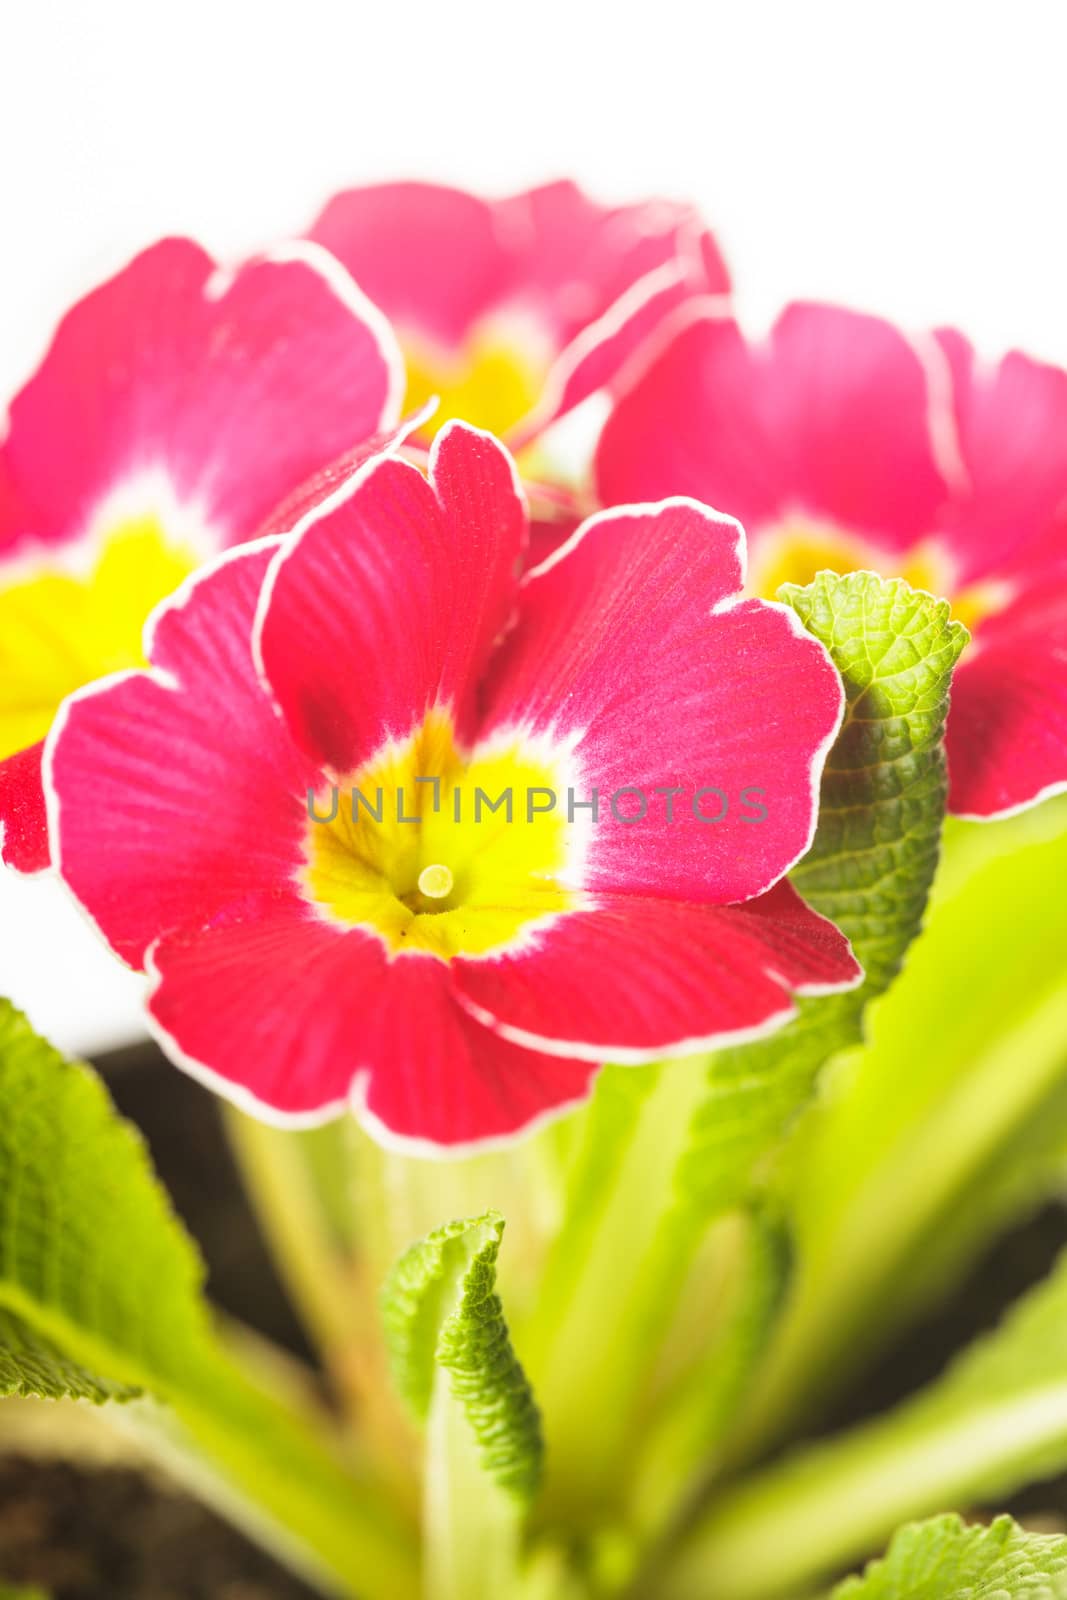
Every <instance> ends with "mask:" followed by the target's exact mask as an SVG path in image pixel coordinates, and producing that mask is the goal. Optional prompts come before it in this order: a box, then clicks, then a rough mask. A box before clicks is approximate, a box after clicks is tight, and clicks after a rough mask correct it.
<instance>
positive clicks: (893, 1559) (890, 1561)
mask: <svg viewBox="0 0 1067 1600" xmlns="http://www.w3.org/2000/svg"><path fill="white" fill-rule="evenodd" d="M1064 1596H1067V1539H1065V1538H1062V1537H1060V1536H1059V1535H1041V1534H1036V1533H1027V1532H1025V1531H1024V1530H1023V1529H1022V1528H1020V1527H1018V1526H1017V1524H1016V1523H1014V1522H1013V1521H1012V1519H1011V1517H998V1518H997V1520H996V1521H995V1522H993V1523H991V1524H990V1525H989V1526H988V1527H967V1526H966V1525H965V1524H964V1523H963V1522H962V1521H961V1520H960V1518H959V1517H956V1516H944V1517H932V1518H931V1519H930V1521H929V1522H913V1523H909V1524H908V1526H907V1527H904V1528H901V1529H899V1530H898V1532H897V1533H895V1534H894V1535H893V1542H892V1543H891V1545H890V1546H889V1549H888V1551H887V1552H886V1554H885V1555H884V1556H883V1557H882V1558H881V1559H880V1560H878V1561H872V1562H871V1563H870V1565H869V1566H868V1567H867V1569H866V1571H865V1572H864V1573H863V1575H862V1577H855V1578H846V1579H845V1581H844V1582H843V1583H839V1584H838V1586H837V1588H836V1589H835V1590H834V1591H833V1595H832V1600H1063V1597H1064Z"/></svg>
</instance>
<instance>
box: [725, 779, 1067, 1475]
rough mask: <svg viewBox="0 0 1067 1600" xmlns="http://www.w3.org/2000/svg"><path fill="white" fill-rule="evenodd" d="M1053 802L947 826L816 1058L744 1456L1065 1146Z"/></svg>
mask: <svg viewBox="0 0 1067 1600" xmlns="http://www.w3.org/2000/svg"><path fill="white" fill-rule="evenodd" d="M1063 882H1067V800H1064V801H1056V802H1051V803H1049V804H1047V805H1045V806H1042V807H1040V808H1038V809H1037V810H1035V811H1033V812H1029V813H1026V814H1025V815H1023V816H1020V817H1016V818H1013V819H1011V820H1009V821H1005V822H1000V823H992V824H981V823H969V824H964V823H956V824H954V825H953V826H952V827H951V828H950V829H949V830H948V831H947V835H946V858H945V872H944V873H943V875H942V876H941V877H940V878H939V881H938V884H937V886H936V888H935V893H934V897H933V902H932V905H931V910H930V915H929V918H928V925H927V927H926V929H925V931H924V932H923V934H922V935H921V937H920V938H919V939H918V940H917V941H916V942H915V944H914V945H913V946H912V948H911V951H910V954H909V958H908V962H907V966H906V968H905V970H904V972H903V973H902V974H901V976H900V978H899V979H898V981H897V982H896V983H895V984H894V986H893V988H892V989H891V990H890V991H889V993H888V994H886V995H885V996H883V997H882V998H881V999H879V1000H878V1001H877V1002H876V1004H875V1005H874V1006H873V1007H872V1010H871V1014H870V1018H869V1032H870V1041H869V1043H868V1044H867V1045H866V1047H865V1048H864V1049H862V1050H858V1051H853V1052H850V1053H849V1054H847V1055H846V1056H844V1057H842V1058H840V1059H839V1060H838V1061H836V1062H835V1063H834V1068H833V1071H832V1072H831V1074H829V1075H828V1079H827V1082H826V1084H825V1088H824V1093H823V1094H822V1096H821V1098H820V1101H819V1103H818V1105H817V1106H816V1107H815V1108H814V1109H813V1110H812V1111H811V1112H810V1113H809V1115H808V1117H807V1118H806V1119H805V1121H804V1123H803V1125H802V1126H801V1127H800V1129H799V1130H798V1134H797V1137H796V1138H795V1139H794V1141H793V1143H792V1146H791V1148H790V1150H789V1152H788V1158H787V1161H786V1163H785V1165H784V1168H783V1171H782V1173H781V1178H780V1183H779V1186H778V1189H779V1198H780V1200H781V1203H782V1204H783V1206H784V1207H785V1209H786V1211H787V1213H788V1215H789V1216H790V1218H791V1221H792V1226H793V1230H794V1234H795V1237H796V1241H797V1260H798V1269H797V1272H796V1274H795V1276H794V1282H793V1287H792V1290H791V1294H790V1299H789V1304H788V1309H787V1313H786V1316H785V1318H784V1319H783V1321H782V1323H781V1326H780V1327H779V1330H778V1333H777V1335H776V1338H775V1341H774V1345H773V1348H772V1350H771V1352H770V1355H769V1357H768V1362H767V1365H766V1366H765V1368H764V1369H763V1370H762V1371H761V1373H760V1382H759V1386H758V1394H756V1395H755V1396H754V1399H753V1403H752V1405H751V1407H750V1410H749V1413H748V1415H747V1416H746V1417H745V1418H743V1419H741V1420H740V1422H739V1435H738V1437H737V1439H736V1440H735V1448H736V1449H737V1451H738V1453H739V1454H741V1453H743V1455H744V1456H745V1457H746V1458H747V1459H752V1458H753V1457H754V1456H755V1455H756V1454H758V1453H762V1452H763V1451H765V1450H766V1449H767V1448H768V1447H770V1446H772V1445H773V1444H774V1443H776V1442H777V1441H778V1440H780V1439H781V1438H782V1437H784V1436H785V1434H786V1433H787V1432H788V1431H789V1430H791V1429H794V1428H795V1427H796V1426H797V1425H799V1424H803V1423H805V1422H806V1421H807V1420H808V1419H809V1417H810V1416H812V1415H813V1414H814V1412H815V1409H816V1407H817V1406H818V1405H819V1404H820V1403H822V1402H823V1401H824V1400H825V1398H826V1396H827V1395H829V1394H831V1393H833V1392H835V1391H836V1390H838V1389H839V1388H840V1387H841V1385H842V1384H843V1383H844V1382H846V1381H848V1380H850V1379H854V1378H855V1376H856V1375H857V1374H858V1373H859V1372H860V1371H861V1370H862V1369H863V1367H864V1366H865V1365H866V1364H867V1363H869V1362H870V1361H871V1359H872V1358H874V1357H876V1356H877V1354H878V1352H879V1350H880V1349H881V1348H882V1347H883V1345H884V1343H885V1341H886V1340H888V1339H889V1338H891V1337H893V1336H894V1335H895V1334H896V1333H898V1332H899V1330H900V1329H901V1328H902V1327H904V1326H905V1325H906V1324H907V1323H908V1322H910V1321H912V1320H914V1318H915V1317H916V1315H917V1314H918V1313H920V1312H921V1311H922V1310H924V1309H925V1308H926V1307H927V1306H929V1305H930V1304H932V1303H934V1302H935V1301H937V1300H938V1299H943V1297H944V1295H945V1294H946V1293H947V1292H950V1291H951V1288H952V1286H953V1284H954V1283H955V1282H957V1281H958V1279H959V1277H960V1275H961V1273H962V1272H963V1271H964V1270H965V1269H966V1268H967V1267H968V1266H969V1265H970V1264H971V1263H972V1262H973V1261H974V1260H975V1258H976V1256H977V1255H978V1254H979V1253H980V1251H981V1250H982V1248H983V1247H984V1246H985V1245H986V1244H987V1243H988V1241H989V1239H990V1237H991V1236H992V1235H994V1234H995V1233H996V1232H997V1231H998V1230H1000V1229H1001V1228H1003V1227H1004V1226H1005V1225H1007V1224H1008V1223H1009V1222H1011V1221H1012V1220H1013V1219H1014V1218H1015V1217H1017V1216H1019V1215H1020V1214H1021V1213H1024V1212H1025V1211H1026V1209H1027V1208H1028V1207H1030V1206H1032V1205H1034V1204H1036V1203H1038V1202H1039V1201H1040V1200H1041V1199H1042V1198H1043V1197H1044V1196H1045V1195H1047V1194H1048V1193H1049V1192H1050V1191H1055V1190H1056V1189H1057V1188H1058V1187H1059V1186H1060V1184H1061V1183H1062V1177H1063V1173H1064V1168H1065V1157H1067V970H1065V968H1064V962H1063V951H1064V949H1067V898H1065V897H1064V896H1063V895H1062V894H1058V893H1050V892H1049V889H1050V885H1054V884H1060V883H1063Z"/></svg>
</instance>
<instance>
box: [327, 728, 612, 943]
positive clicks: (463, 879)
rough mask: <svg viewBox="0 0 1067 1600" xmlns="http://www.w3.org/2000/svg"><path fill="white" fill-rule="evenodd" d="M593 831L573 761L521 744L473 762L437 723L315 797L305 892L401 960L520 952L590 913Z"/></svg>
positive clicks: (507, 743)
mask: <svg viewBox="0 0 1067 1600" xmlns="http://www.w3.org/2000/svg"><path fill="white" fill-rule="evenodd" d="M580 841H581V828H580V826H579V825H577V824H573V823H571V822H569V821H568V778H567V774H566V768H565V763H564V760H563V758H562V756H561V755H559V754H558V753H554V752H551V751H549V752H546V751H545V750H543V749H541V748H540V747H537V748H535V747H534V746H532V745H530V744H528V743H525V742H524V741H523V740H522V739H521V738H519V737H515V738H509V739H506V740H503V741H500V742H494V743H493V744H492V745H487V746H483V747H482V748H480V749H477V750H475V751H474V752H472V753H470V754H464V753H463V752H462V751H461V750H460V749H459V748H458V747H457V745H456V742H455V736H454V732H453V728H452V722H451V719H450V718H449V716H448V715H447V714H446V713H444V712H440V711H434V712H431V713H430V714H429V716H427V718H426V719H425V721H424V722H423V723H422V725H421V726H420V727H419V728H417V729H416V730H415V732H414V733H413V734H411V735H410V736H409V737H408V738H407V739H404V740H402V741H399V742H397V743H391V744H389V745H388V746H387V747H386V748H385V749H384V750H383V751H381V752H380V753H379V754H378V755H376V756H375V757H373V758H372V760H370V761H369V762H367V763H366V765H365V766H363V767H361V768H359V770H358V771H356V772H355V773H353V774H352V775H351V776H349V777H346V778H345V779H344V780H343V781H340V782H338V784H337V785H336V786H335V787H333V788H331V789H329V790H324V791H322V792H320V793H319V794H318V795H316V796H315V797H314V801H313V805H312V807H311V809H310V810H309V816H308V822H307V829H306V834H305V858H306V865H305V867H304V869H303V873H302V885H303V888H304V892H305V893H306V894H307V896H308V898H309V899H310V900H311V901H312V902H313V903H314V904H316V905H317V906H319V907H320V908H321V909H322V910H324V911H325V912H327V913H328V914H329V915H330V916H331V917H332V918H333V919H334V920H335V921H338V922H341V923H344V924H345V925H346V926H355V927H365V928H372V929H373V930H374V931H375V932H376V933H378V934H380V935H381V937H382V939H383V940H384V942H385V944H386V946H387V947H388V949H389V951H390V952H391V953H392V954H397V953H400V952H403V951H418V952H423V953H428V954H430V955H434V956H438V957H440V959H441V960H444V961H447V960H450V959H451V958H452V957H453V956H456V955H467V956H470V955H484V954H486V953H487V952H489V951H494V950H500V949H502V948H504V947H505V946H507V945H509V944H513V943H515V942H516V941H517V940H518V939H519V938H520V937H521V936H522V935H523V934H529V933H530V932H532V931H533V925H534V924H536V923H537V922H538V921H540V920H543V919H545V918H548V917H554V916H557V915H559V914H560V913H561V912H564V911H569V910H573V909H575V908H576V907H577V906H578V905H579V904H581V895H580V893H579V892H578V891H576V890H575V889H574V888H572V887H569V885H570V884H573V882H574V881H575V877H576V874H577V870H578V865H579V863H578V860H577V855H578V852H579V850H580V847H581V846H580Z"/></svg>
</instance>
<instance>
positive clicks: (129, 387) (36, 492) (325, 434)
mask: <svg viewBox="0 0 1067 1600" xmlns="http://www.w3.org/2000/svg"><path fill="white" fill-rule="evenodd" d="M401 383H402V372H401V370H400V354H399V351H398V350H397V349H396V346H395V344H394V343H393V340H392V335H391V333H390V331H389V328H388V325H387V324H386V322H385V319H384V318H383V317H382V315H381V313H380V312H379V311H377V310H376V309H375V308H374V307H373V306H372V305H371V304H370V303H369V302H368V301H367V300H365V299H364V298H363V296H362V294H361V293H360V292H359V290H357V288H356V286H355V284H354V283H353V282H352V281H351V279H350V278H349V277H348V275H347V274H346V273H345V272H344V270H343V269H342V268H341V267H340V266H339V265H338V264H337V263H336V262H335V261H333V260H331V259H330V257H329V256H328V255H327V253H326V252H325V251H323V250H322V249H321V248H320V247H318V246H315V245H312V244H292V245H286V246H284V247H282V248H280V249H278V250H275V251H273V252H271V253H270V254H268V255H265V256H261V257H258V258H257V259H255V260H252V261H249V262H247V263H246V264H245V265H243V266H241V267H240V268H239V269H238V270H236V271H230V270H228V269H224V268H220V267H218V266H216V264H215V262H214V261H212V260H211V258H210V257H209V256H208V255H206V254H205V252H204V251H203V250H201V249H200V248H199V246H198V245H195V244H193V243H191V242H190V241H189V240H186V239H168V240H164V241H163V242H162V243H160V244H157V245H155V246H153V247H152V248H151V249H149V250H146V251H145V252H144V253H143V254H142V255H139V256H137V257H136V259H135V260H134V261H133V262H131V263H130V265H129V266H127V267H126V268H125V269H124V270H123V271H122V272H120V273H119V274H118V275H117V277H114V278H112V279H111V280H110V281H109V282H107V283H105V284H103V285H101V287H99V288H97V289H95V290H94V291H93V292H92V293H91V294H89V295H87V296H86V298H85V299H84V300H82V301H80V302H79V303H78V304H77V305H76V306H74V308H73V309H72V310H71V311H70V312H69V313H68V314H67V316H66V317H65V318H64V320H63V322H62V324H61V325H60V327H59V330H58V332H57V333H56V336H55V339H54V341H53V343H52V346H51V349H50V350H49V351H48V353H47V355H46V356H45V359H44V361H43V363H42V365H41V367H40V369H39V370H38V372H37V373H36V375H35V376H34V377H33V378H31V379H30V381H29V382H28V383H27V384H26V386H25V388H24V389H23V390H22V391H21V393H20V394H18V395H17V396H16V397H15V399H14V401H13V402H12V405H11V409H10V414H9V418H8V427H7V431H6V435H5V436H4V437H3V443H2V444H0V825H2V834H3V838H2V843H3V859H4V860H5V861H6V862H7V863H8V864H9V865H12V866H15V867H18V868H21V869H22V870H24V871H32V870H36V869H38V868H40V867H43V866H46V865H47V861H48V850H47V838H46V832H45V817H44V804H43V797H42V794H41V784H40V751H41V741H42V739H43V738H44V736H45V734H46V733H47V732H48V729H49V726H50V724H51V721H52V717H53V715H54V712H55V710H56V708H57V707H58V705H59V704H60V702H61V701H62V699H63V697H64V696H65V695H66V694H68V693H69V692H70V691H71V690H73V689H76V688H77V687H79V686H80V685H81V684H84V683H86V682H88V681H90V680H91V679H93V678H94V677H96V676H98V675H99V674H101V673H108V672H111V671H113V670H115V669H116V668H119V667H124V666H134V665H137V664H140V663H141V662H142V661H143V659H144V658H143V656H142V653H141V631H142V627H143V624H144V620H145V617H146V616H147V614H148V612H149V611H150V610H151V608H152V607H153V606H154V605H155V604H156V602H157V601H158V600H159V599H161V598H162V596H163V595H165V594H167V593H169V592H170V591H171V590H172V589H173V588H174V587H175V585H176V584H177V583H178V582H180V580H181V579H182V578H183V577H184V576H185V575H186V574H187V573H188V572H190V571H191V570H192V569H193V567H195V566H196V565H197V564H198V563H199V562H200V561H201V560H203V559H204V558H205V557H206V556H210V555H213V554H215V553H217V552H218V551H219V550H220V549H222V548H225V547H226V546H229V545H231V544H234V543H236V542H237V541H240V540H243V539H247V538H249V537H250V536H253V535H255V534H256V533H257V532H258V531H259V530H260V526H261V524H262V522H263V519H264V518H265V517H266V516H267V515H268V513H269V512H271V511H272V510H273V509H274V508H275V506H276V505H277V504H278V503H279V501H281V500H283V499H284V498H285V497H286V496H288V495H290V494H292V493H293V492H295V491H296V490H297V489H298V488H299V487H300V485H301V484H302V483H303V482H304V481H305V480H306V479H308V478H309V477H310V476H311V475H313V474H314V473H316V472H317V471H318V470H319V469H321V468H324V467H325V466H327V464H328V463H330V462H332V461H334V460H335V458H337V457H338V456H340V455H341V454H342V453H344V452H348V451H350V450H351V449H352V447H353V446H356V445H358V444H359V443H360V442H361V441H366V440H368V439H370V438H371V436H373V435H375V434H376V433H377V432H378V430H380V429H383V428H387V427H389V426H390V425H391V424H392V423H393V422H394V421H395V419H396V417H397V415H398V410H399V399H400V394H399V388H400V384H401Z"/></svg>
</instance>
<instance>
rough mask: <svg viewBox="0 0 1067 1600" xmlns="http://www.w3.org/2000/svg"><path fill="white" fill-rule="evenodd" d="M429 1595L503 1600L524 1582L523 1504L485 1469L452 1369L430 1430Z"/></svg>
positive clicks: (439, 1388)
mask: <svg viewBox="0 0 1067 1600" xmlns="http://www.w3.org/2000/svg"><path fill="white" fill-rule="evenodd" d="M424 1505H425V1509H424V1516H423V1528H424V1537H425V1550H426V1554H425V1586H424V1590H423V1595H424V1600H503V1597H504V1596H507V1595H514V1594H515V1593H516V1592H517V1587H518V1562H519V1548H520V1531H521V1517H522V1512H521V1507H520V1505H519V1503H518V1502H517V1501H516V1500H515V1499H514V1498H513V1497H512V1496H511V1495H509V1494H507V1493H506V1492H505V1491H504V1490H502V1489H500V1488H498V1487H497V1485H496V1484H494V1483H493V1482H492V1481H491V1480H490V1479H489V1478H488V1477H487V1475H486V1472H485V1469H484V1467H483V1465H482V1463H481V1461H480V1459H479V1455H478V1447H477V1444H476V1442H475V1438H474V1433H473V1430H472V1428H471V1425H470V1422H469V1420H468V1418H467V1417H466V1416H465V1415H464V1413H463V1410H462V1408H461V1406H460V1404H459V1402H458V1401H457V1400H455V1399H454V1398H453V1396H452V1394H451V1391H450V1388H449V1382H448V1376H447V1374H445V1373H441V1374H440V1375H439V1377H438V1381H437V1383H436V1384H435V1386H434V1399H433V1405H432V1407H431V1410H430V1419H429V1424H428V1428H427V1436H426V1479H425V1502H424Z"/></svg>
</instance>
